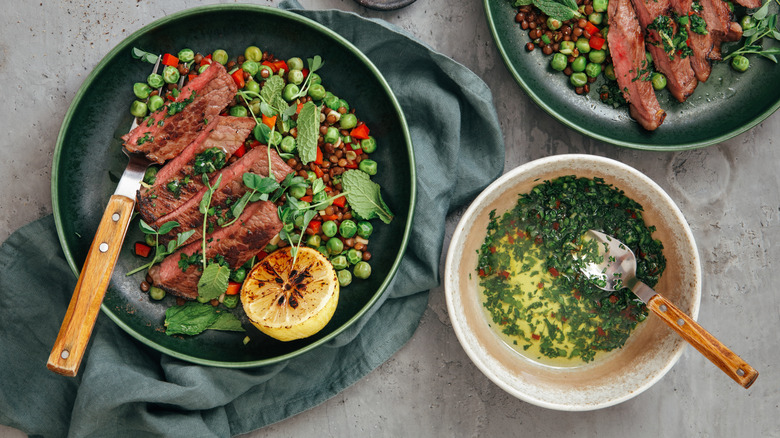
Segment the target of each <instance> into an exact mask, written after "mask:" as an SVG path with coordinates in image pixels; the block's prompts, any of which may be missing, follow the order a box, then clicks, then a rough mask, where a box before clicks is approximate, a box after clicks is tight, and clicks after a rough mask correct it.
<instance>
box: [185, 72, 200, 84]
mask: <svg viewBox="0 0 780 438" xmlns="http://www.w3.org/2000/svg"><path fill="white" fill-rule="evenodd" d="M197 77H198V75H196V74H195V73H190V74H188V75H187V82H192V80H193V79H195V78H197Z"/></svg>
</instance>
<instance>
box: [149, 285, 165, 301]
mask: <svg viewBox="0 0 780 438" xmlns="http://www.w3.org/2000/svg"><path fill="white" fill-rule="evenodd" d="M149 297H150V298H151V299H153V300H157V301H160V300H161V299H163V298H165V291H164V290H162V289H160V288H159V287H156V286H152V287H150V288H149Z"/></svg>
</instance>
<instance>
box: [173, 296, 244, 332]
mask: <svg viewBox="0 0 780 438" xmlns="http://www.w3.org/2000/svg"><path fill="white" fill-rule="evenodd" d="M208 329H212V330H229V331H244V329H243V327H241V322H240V321H239V320H238V318H236V317H235V315H233V314H232V313H230V312H228V311H225V310H221V309H218V308H216V307H213V306H211V305H209V304H201V303H198V302H194V301H191V302H188V303H185V304H184V305H182V306H173V307H169V308H168V309H167V310H166V311H165V334H166V335H169V336H170V335H178V334H182V335H189V336H194V335H197V334H200V333H203V331H205V330H208Z"/></svg>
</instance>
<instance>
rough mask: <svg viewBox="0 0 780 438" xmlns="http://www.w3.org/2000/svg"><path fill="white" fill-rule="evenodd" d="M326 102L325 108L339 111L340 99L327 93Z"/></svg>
mask: <svg viewBox="0 0 780 438" xmlns="http://www.w3.org/2000/svg"><path fill="white" fill-rule="evenodd" d="M324 102H325V106H327V107H328V108H330V109H332V110H337V109H339V98H338V97H336V96H334V95H332V94H330V95H328V94H327V93H325V98H324Z"/></svg>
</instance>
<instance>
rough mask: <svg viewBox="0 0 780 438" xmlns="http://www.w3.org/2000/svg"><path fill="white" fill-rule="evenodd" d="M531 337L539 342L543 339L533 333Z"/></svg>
mask: <svg viewBox="0 0 780 438" xmlns="http://www.w3.org/2000/svg"><path fill="white" fill-rule="evenodd" d="M531 337H532V338H534V339H535V340H537V341H538V340H539V339H542V337H541V336H539V335H537V334H536V333H533V334H531Z"/></svg>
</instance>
